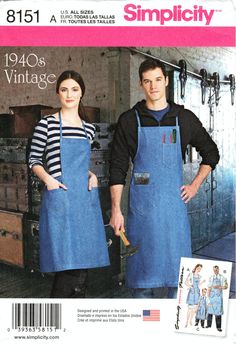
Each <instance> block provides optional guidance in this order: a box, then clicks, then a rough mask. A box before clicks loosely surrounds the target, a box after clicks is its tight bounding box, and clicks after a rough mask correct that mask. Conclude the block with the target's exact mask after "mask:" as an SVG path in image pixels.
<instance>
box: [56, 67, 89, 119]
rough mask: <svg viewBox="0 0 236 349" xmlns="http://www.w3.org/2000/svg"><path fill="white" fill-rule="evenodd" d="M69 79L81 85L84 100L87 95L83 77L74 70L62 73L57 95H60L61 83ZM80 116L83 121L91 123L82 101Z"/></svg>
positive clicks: (57, 84) (57, 85)
mask: <svg viewBox="0 0 236 349" xmlns="http://www.w3.org/2000/svg"><path fill="white" fill-rule="evenodd" d="M67 79H73V80H75V81H76V82H77V84H79V86H80V88H81V91H82V96H81V99H82V98H83V96H84V93H85V84H84V80H83V78H82V76H81V75H80V74H79V73H77V72H76V71H74V70H66V71H64V72H63V73H61V75H60V76H59V77H58V79H57V83H56V93H59V87H60V85H61V83H62V82H63V81H64V80H67ZM79 115H80V117H81V119H83V120H84V121H87V122H90V121H89V118H88V117H87V116H86V113H85V108H84V106H83V104H82V101H81V100H80V103H79Z"/></svg>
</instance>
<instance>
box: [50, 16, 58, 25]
mask: <svg viewBox="0 0 236 349" xmlns="http://www.w3.org/2000/svg"><path fill="white" fill-rule="evenodd" d="M52 22H55V23H57V21H56V18H55V16H54V15H53V16H52V18H51V19H50V23H52Z"/></svg>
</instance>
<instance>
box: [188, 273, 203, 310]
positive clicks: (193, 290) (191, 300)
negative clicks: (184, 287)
mask: <svg viewBox="0 0 236 349" xmlns="http://www.w3.org/2000/svg"><path fill="white" fill-rule="evenodd" d="M200 278H201V277H200V276H199V275H197V276H194V275H193V274H192V275H191V282H192V287H190V289H189V291H188V296H187V300H186V303H187V304H188V305H197V304H198V302H199V298H200V289H199V283H200Z"/></svg>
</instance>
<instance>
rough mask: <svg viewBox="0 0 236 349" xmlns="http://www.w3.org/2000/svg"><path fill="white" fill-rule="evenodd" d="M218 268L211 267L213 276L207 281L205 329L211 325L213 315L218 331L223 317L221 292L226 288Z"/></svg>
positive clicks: (224, 279) (216, 266) (226, 285)
mask: <svg viewBox="0 0 236 349" xmlns="http://www.w3.org/2000/svg"><path fill="white" fill-rule="evenodd" d="M219 271H220V269H219V267H218V265H215V266H214V267H213V272H214V275H212V276H211V277H210V279H209V284H208V291H207V296H208V297H209V304H208V309H207V312H208V316H207V328H209V327H211V325H212V316H213V315H215V320H216V328H217V330H218V331H220V332H221V331H222V329H221V317H222V315H223V290H226V289H227V288H228V284H227V280H226V278H225V277H224V276H223V275H221V274H219Z"/></svg>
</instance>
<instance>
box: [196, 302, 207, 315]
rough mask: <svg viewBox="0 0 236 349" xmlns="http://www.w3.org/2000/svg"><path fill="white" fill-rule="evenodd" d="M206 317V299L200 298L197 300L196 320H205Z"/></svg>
mask: <svg viewBox="0 0 236 349" xmlns="http://www.w3.org/2000/svg"><path fill="white" fill-rule="evenodd" d="M206 315H207V304H206V297H203V296H201V297H200V299H199V306H198V310H197V314H196V319H199V320H206Z"/></svg>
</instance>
